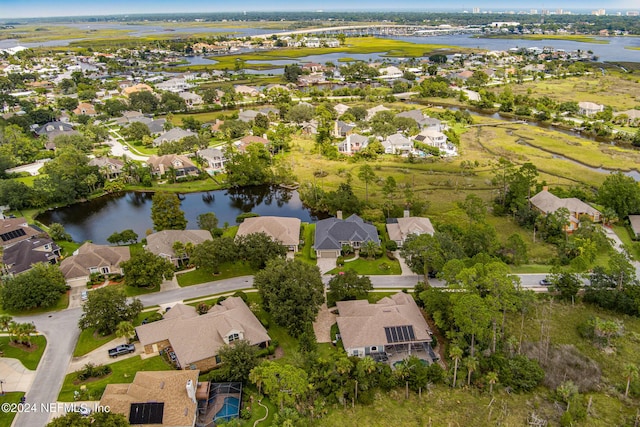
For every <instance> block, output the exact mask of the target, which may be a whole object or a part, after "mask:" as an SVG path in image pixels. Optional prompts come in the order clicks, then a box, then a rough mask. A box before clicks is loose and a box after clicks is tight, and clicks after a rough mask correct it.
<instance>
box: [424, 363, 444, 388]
mask: <svg viewBox="0 0 640 427" xmlns="http://www.w3.org/2000/svg"><path fill="white" fill-rule="evenodd" d="M444 377H445V374H444V369H442V366H440V365H439V364H438V363H432V364H431V365H429V366H428V367H427V381H429V382H430V383H432V384H442V383H443V382H444Z"/></svg>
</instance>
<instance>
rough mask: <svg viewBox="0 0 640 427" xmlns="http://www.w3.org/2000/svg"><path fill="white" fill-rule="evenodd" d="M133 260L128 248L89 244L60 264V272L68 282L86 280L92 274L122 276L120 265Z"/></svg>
mask: <svg viewBox="0 0 640 427" xmlns="http://www.w3.org/2000/svg"><path fill="white" fill-rule="evenodd" d="M130 258H131V253H130V252H129V247H128V246H107V245H96V244H94V243H91V242H87V243H85V244H83V245H82V246H80V247H79V248H78V249H76V250H75V252H74V253H73V256H70V257H67V258H65V259H64V260H62V262H61V263H60V270H61V271H62V274H63V275H64V278H65V279H67V281H68V280H86V279H88V277H89V276H90V275H91V274H92V273H100V274H122V273H123V271H122V268H120V264H121V263H122V262H124V261H128V260H129V259H130Z"/></svg>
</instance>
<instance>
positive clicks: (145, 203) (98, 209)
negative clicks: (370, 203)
mask: <svg viewBox="0 0 640 427" xmlns="http://www.w3.org/2000/svg"><path fill="white" fill-rule="evenodd" d="M152 195H153V194H152V193H141V192H134V191H129V192H125V193H120V194H113V195H109V196H103V197H100V198H97V199H94V200H91V201H88V202H83V203H76V204H74V205H71V206H66V207H63V208H58V209H52V210H49V211H46V212H44V213H43V214H41V215H39V216H38V218H37V219H38V221H41V222H42V223H43V224H45V225H49V224H51V223H52V222H57V223H60V224H62V225H64V228H65V230H66V231H67V232H68V233H69V234H71V237H72V238H73V240H74V241H76V242H84V241H85V240H91V241H92V242H94V243H98V244H107V237H109V236H110V235H111V234H113V233H114V232H116V231H122V230H125V229H132V230H133V231H135V232H136V233H138V236H140V238H143V237H144V236H145V235H146V232H147V230H150V229H152V228H153V223H152V221H151V198H152ZM180 198H181V199H182V203H181V208H182V210H183V211H184V213H185V217H186V218H187V220H188V224H187V228H189V229H194V228H198V224H197V217H198V215H200V214H202V213H205V212H214V213H215V214H216V216H217V217H218V221H219V222H218V225H219V226H220V227H222V226H224V223H225V222H228V223H229V224H230V225H235V224H236V217H237V216H238V215H240V214H241V213H243V212H255V213H257V214H260V215H262V216H267V215H271V216H284V217H294V218H300V220H302V221H303V222H313V221H316V220H317V219H318V218H325V217H326V216H323V215H317V214H316V213H314V212H312V211H311V210H309V209H308V208H306V207H305V206H304V205H303V204H302V202H301V201H300V197H299V195H298V192H297V191H289V190H284V189H282V188H279V187H268V186H261V187H250V188H243V189H230V190H217V191H209V192H199V193H188V194H184V195H181V196H180Z"/></svg>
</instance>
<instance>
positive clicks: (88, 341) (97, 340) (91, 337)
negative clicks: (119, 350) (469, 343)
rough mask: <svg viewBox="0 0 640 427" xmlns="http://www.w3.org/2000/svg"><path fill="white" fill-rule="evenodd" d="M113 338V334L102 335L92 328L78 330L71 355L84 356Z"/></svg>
mask: <svg viewBox="0 0 640 427" xmlns="http://www.w3.org/2000/svg"><path fill="white" fill-rule="evenodd" d="M115 338H116V336H115V334H110V335H105V336H102V335H100V334H97V333H96V331H95V329H93V328H89V329H85V330H83V331H82V332H80V337H79V338H78V342H77V343H76V348H75V349H74V350H73V357H80V356H84V355H85V354H87V353H89V352H91V351H93V350H95V349H96V348H98V347H100V346H101V345H104V344H106V343H108V342H109V341H111V340H113V339H115Z"/></svg>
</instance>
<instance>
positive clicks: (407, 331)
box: [384, 325, 416, 343]
mask: <svg viewBox="0 0 640 427" xmlns="http://www.w3.org/2000/svg"><path fill="white" fill-rule="evenodd" d="M384 333H385V335H386V336H387V342H388V343H396V342H408V341H415V339H416V335H415V333H414V332H413V326H411V325H404V326H390V327H386V328H384Z"/></svg>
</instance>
